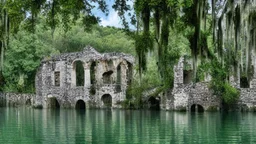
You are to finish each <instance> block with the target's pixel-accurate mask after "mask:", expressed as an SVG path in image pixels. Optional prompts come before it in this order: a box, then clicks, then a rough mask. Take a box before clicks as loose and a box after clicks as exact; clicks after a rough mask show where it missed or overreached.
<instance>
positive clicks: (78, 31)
mask: <svg viewBox="0 0 256 144" xmlns="http://www.w3.org/2000/svg"><path fill="white" fill-rule="evenodd" d="M54 37H55V40H54V47H55V48H56V49H58V50H59V51H60V52H61V53H66V52H75V51H81V50H83V48H84V47H85V46H87V45H90V46H92V47H94V48H96V50H97V51H99V52H102V53H104V52H124V53H128V54H132V55H135V49H134V40H133V39H131V38H130V37H129V36H127V35H126V34H125V33H124V32H123V31H121V30H120V29H117V28H114V27H105V28H103V27H101V26H93V27H92V29H91V31H89V32H88V31H84V30H83V26H82V25H81V24H78V25H77V26H72V29H71V30H70V31H68V32H67V33H66V34H64V33H63V32H62V31H61V29H56V32H55V36H54Z"/></svg>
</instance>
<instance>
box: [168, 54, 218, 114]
mask: <svg viewBox="0 0 256 144" xmlns="http://www.w3.org/2000/svg"><path fill="white" fill-rule="evenodd" d="M183 70H184V58H183V57H181V58H180V60H179V62H178V64H177V65H176V66H174V87H173V89H172V92H171V94H170V95H169V96H167V100H166V101H165V102H166V104H165V109H166V110H190V108H191V106H192V105H194V104H196V105H201V106H202V107H203V108H204V110H209V109H219V108H220V98H219V97H218V96H215V95H213V93H212V91H211V90H210V89H209V88H208V84H209V83H208V82H200V83H196V84H193V83H189V84H184V83H183V79H184V77H183V76H184V73H183Z"/></svg>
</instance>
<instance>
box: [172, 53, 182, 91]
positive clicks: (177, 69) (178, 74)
mask: <svg viewBox="0 0 256 144" xmlns="http://www.w3.org/2000/svg"><path fill="white" fill-rule="evenodd" d="M183 67H184V57H180V59H179V62H178V64H177V65H175V66H174V68H173V69H174V87H178V84H183Z"/></svg>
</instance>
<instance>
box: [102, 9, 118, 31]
mask: <svg viewBox="0 0 256 144" xmlns="http://www.w3.org/2000/svg"><path fill="white" fill-rule="evenodd" d="M100 25H102V26H104V27H105V26H114V27H118V28H121V27H123V26H122V24H121V20H120V18H119V16H118V14H117V12H116V11H114V10H111V11H110V12H109V15H108V17H107V18H101V22H100Z"/></svg>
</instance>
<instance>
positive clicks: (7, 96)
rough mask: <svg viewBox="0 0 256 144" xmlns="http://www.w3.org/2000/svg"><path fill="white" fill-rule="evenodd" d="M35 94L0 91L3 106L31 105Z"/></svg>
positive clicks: (0, 103) (0, 101)
mask: <svg viewBox="0 0 256 144" xmlns="http://www.w3.org/2000/svg"><path fill="white" fill-rule="evenodd" d="M34 98H35V94H19V93H0V107H1V106H24V105H28V106H31V105H32V104H33V101H34Z"/></svg>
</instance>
